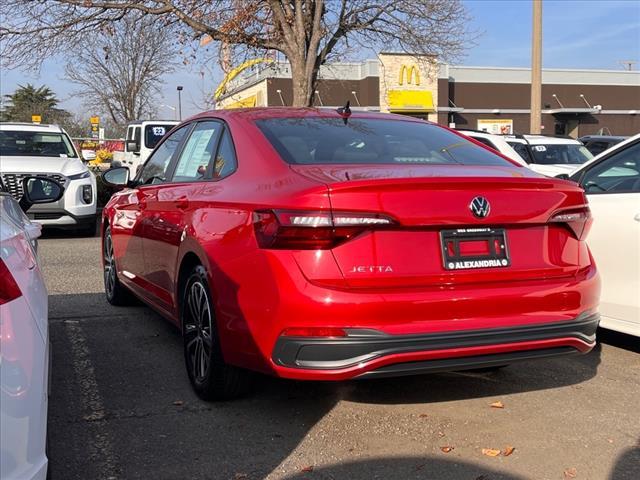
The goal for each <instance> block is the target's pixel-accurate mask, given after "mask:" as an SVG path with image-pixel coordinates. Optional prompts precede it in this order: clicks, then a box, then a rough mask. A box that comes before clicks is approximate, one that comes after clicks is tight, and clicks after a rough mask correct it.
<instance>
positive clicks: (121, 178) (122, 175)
mask: <svg viewBox="0 0 640 480" xmlns="http://www.w3.org/2000/svg"><path fill="white" fill-rule="evenodd" d="M102 181H103V182H104V184H105V185H107V186H109V187H115V188H124V187H126V186H127V185H129V169H128V168H127V167H115V168H110V169H109V170H107V171H106V172H104V173H103V174H102Z"/></svg>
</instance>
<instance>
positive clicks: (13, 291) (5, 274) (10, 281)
mask: <svg viewBox="0 0 640 480" xmlns="http://www.w3.org/2000/svg"><path fill="white" fill-rule="evenodd" d="M21 295H22V292H20V287H18V284H17V283H16V281H15V279H14V278H13V275H11V272H10V271H9V269H8V268H7V265H6V264H5V263H4V262H3V261H2V259H0V305H4V304H5V303H8V302H10V301H11V300H15V299H16V298H18V297H20V296H21Z"/></svg>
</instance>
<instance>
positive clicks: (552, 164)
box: [459, 130, 593, 177]
mask: <svg viewBox="0 0 640 480" xmlns="http://www.w3.org/2000/svg"><path fill="white" fill-rule="evenodd" d="M459 131H460V133H462V134H464V135H466V136H468V137H471V138H473V139H475V140H477V141H479V142H480V143H482V144H484V145H486V146H488V147H491V148H493V149H494V150H497V151H498V152H500V153H502V154H503V155H504V156H506V157H509V158H510V159H512V160H515V161H516V162H518V163H521V164H523V165H525V166H527V167H529V168H530V169H531V170H533V171H535V172H538V173H541V174H543V175H547V176H549V177H555V176H556V175H560V174H562V173H565V174H567V175H570V174H571V173H572V172H574V171H575V170H576V169H577V168H579V167H580V165H582V164H583V163H585V162H587V161H588V160H590V159H591V158H593V155H592V154H591V153H590V152H589V151H588V150H587V149H586V148H585V147H584V145H583V144H582V142H579V141H578V140H574V139H573V138H565V137H545V136H544V135H494V134H491V133H486V132H479V131H477V130H459Z"/></svg>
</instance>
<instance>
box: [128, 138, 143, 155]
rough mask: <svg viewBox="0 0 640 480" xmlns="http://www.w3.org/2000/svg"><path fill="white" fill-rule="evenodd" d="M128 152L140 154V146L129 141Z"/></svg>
mask: <svg viewBox="0 0 640 480" xmlns="http://www.w3.org/2000/svg"><path fill="white" fill-rule="evenodd" d="M127 151H128V152H131V153H140V144H139V143H138V142H137V141H135V140H127Z"/></svg>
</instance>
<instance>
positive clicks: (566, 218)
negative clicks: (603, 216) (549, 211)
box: [549, 207, 593, 240]
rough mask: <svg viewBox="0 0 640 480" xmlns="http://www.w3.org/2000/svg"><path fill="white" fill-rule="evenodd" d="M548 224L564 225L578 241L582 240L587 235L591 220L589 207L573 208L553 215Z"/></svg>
mask: <svg viewBox="0 0 640 480" xmlns="http://www.w3.org/2000/svg"><path fill="white" fill-rule="evenodd" d="M549 222H553V223H562V224H564V225H566V226H567V227H568V228H569V229H570V230H571V231H572V232H573V234H574V235H575V236H576V238H577V239H578V240H584V239H585V238H586V237H587V234H588V233H589V229H590V228H591V223H592V222H593V219H592V217H591V210H589V207H581V208H574V209H571V210H563V211H561V212H556V213H554V214H553V215H552V216H551V218H550V219H549Z"/></svg>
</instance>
